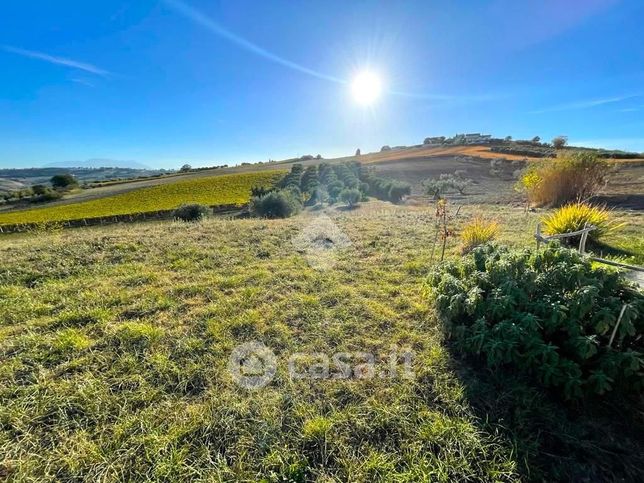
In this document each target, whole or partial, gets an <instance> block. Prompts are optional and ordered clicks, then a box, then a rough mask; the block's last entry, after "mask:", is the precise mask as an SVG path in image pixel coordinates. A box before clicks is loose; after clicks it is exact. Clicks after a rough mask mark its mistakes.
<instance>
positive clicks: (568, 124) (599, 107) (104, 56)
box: [0, 0, 644, 168]
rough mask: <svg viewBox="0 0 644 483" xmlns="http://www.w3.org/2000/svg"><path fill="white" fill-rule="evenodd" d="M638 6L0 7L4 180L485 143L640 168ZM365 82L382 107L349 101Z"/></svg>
mask: <svg viewBox="0 0 644 483" xmlns="http://www.w3.org/2000/svg"><path fill="white" fill-rule="evenodd" d="M642 25H644V2H642V1H641V0H622V1H619V0H556V1H555V0H534V1H533V0H524V1H520V2H518V1H516V0H513V1H510V0H494V1H483V0H470V1H464V0H462V1H455V0H444V1H429V0H424V1H405V2H400V1H390V2H384V1H381V2H375V1H366V0H355V1H346V0H341V1H336V0H325V1H311V0H307V1H292V0H287V1H268V0H265V1H247V0H235V1H214V0H185V1H184V0H136V1H134V0H131V1H125V0H113V1H108V0H104V1H100V2H89V1H86V0H59V1H55V2H54V1H51V0H30V1H28V2H26V1H25V2H3V4H2V5H1V6H0V73H1V76H0V167H9V166H21V167H22V166H24V167H27V166H41V165H44V164H47V163H52V162H61V161H74V160H76V161H80V160H85V159H88V158H111V159H118V160H135V161H138V162H140V163H144V164H146V165H148V166H151V167H165V168H173V167H178V166H180V165H181V164H183V163H184V162H187V163H191V164H193V165H195V166H199V165H214V164H224V163H228V164H235V163H238V162H242V161H259V160H267V159H269V158H270V159H283V158H288V157H293V156H299V155H302V154H318V153H320V154H322V155H323V156H325V157H332V156H337V155H346V154H350V153H353V152H354V151H355V149H356V148H361V149H362V151H363V152H367V151H372V150H377V149H379V148H380V146H382V145H383V144H389V145H399V144H406V145H409V144H415V143H419V142H421V141H422V139H423V138H424V137H426V136H429V135H452V134H454V133H456V132H463V131H468V132H471V131H475V132H479V131H480V132H489V133H492V134H494V135H497V136H505V135H512V136H513V137H515V138H531V137H533V136H535V135H539V136H541V137H542V138H543V139H551V138H552V137H553V136H555V135H559V134H565V135H568V136H569V137H570V140H571V141H572V142H573V143H583V144H586V145H595V146H604V147H609V148H621V149H628V150H637V151H644V48H643V47H644V28H642ZM364 69H369V70H371V71H373V72H376V73H378V75H379V76H380V77H381V79H382V82H383V86H384V93H383V95H382V96H381V98H380V99H379V100H378V102H376V103H375V104H373V105H371V106H366V107H365V106H363V105H360V104H358V103H356V102H355V101H354V99H353V98H352V96H351V91H350V88H349V85H348V84H347V81H350V80H351V79H352V78H353V77H354V76H355V75H356V73H358V72H360V71H362V70H364Z"/></svg>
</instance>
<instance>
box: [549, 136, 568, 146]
mask: <svg viewBox="0 0 644 483" xmlns="http://www.w3.org/2000/svg"><path fill="white" fill-rule="evenodd" d="M566 144H568V136H557V137H555V138H553V140H552V146H553V147H554V148H555V149H562V148H564V147H566Z"/></svg>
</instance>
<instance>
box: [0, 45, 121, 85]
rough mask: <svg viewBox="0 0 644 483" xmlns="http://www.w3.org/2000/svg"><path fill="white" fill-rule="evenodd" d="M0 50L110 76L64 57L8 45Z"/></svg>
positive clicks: (90, 65)
mask: <svg viewBox="0 0 644 483" xmlns="http://www.w3.org/2000/svg"><path fill="white" fill-rule="evenodd" d="M2 49H3V50H5V51H7V52H11V53H13V54H18V55H22V56H23V57H30V58H32V59H39V60H44V61H45V62H49V63H50V64H56V65H64V66H67V67H73V68H74V69H80V70H84V71H85V72H90V73H92V74H96V75H100V76H103V77H107V76H108V75H110V72H108V71H106V70H104V69H101V68H99V67H96V66H95V65H92V64H87V63H85V62H78V61H76V60H71V59H65V58H64V57H54V56H53V55H49V54H45V53H43V52H36V51H34V50H26V49H20V48H18V47H11V46H9V45H3V46H2Z"/></svg>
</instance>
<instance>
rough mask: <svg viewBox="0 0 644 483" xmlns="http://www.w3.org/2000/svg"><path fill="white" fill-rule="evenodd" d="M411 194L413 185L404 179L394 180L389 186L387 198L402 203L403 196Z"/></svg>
mask: <svg viewBox="0 0 644 483" xmlns="http://www.w3.org/2000/svg"><path fill="white" fill-rule="evenodd" d="M410 194H411V185H410V184H409V183H405V182H403V181H394V182H392V183H391V186H390V187H389V193H387V198H388V199H389V201H391V202H392V203H400V202H401V201H402V199H403V196H409V195H410Z"/></svg>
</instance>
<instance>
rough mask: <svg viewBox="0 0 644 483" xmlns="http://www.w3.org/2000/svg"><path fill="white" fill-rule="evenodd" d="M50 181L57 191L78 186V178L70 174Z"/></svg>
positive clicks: (56, 176)
mask: <svg viewBox="0 0 644 483" xmlns="http://www.w3.org/2000/svg"><path fill="white" fill-rule="evenodd" d="M50 181H51V185H52V186H53V187H54V188H57V189H58V188H60V189H64V188H71V187H73V186H77V185H78V181H76V178H74V177H73V176H72V175H71V174H69V173H66V174H57V175H55V176H52V177H51V180H50Z"/></svg>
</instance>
